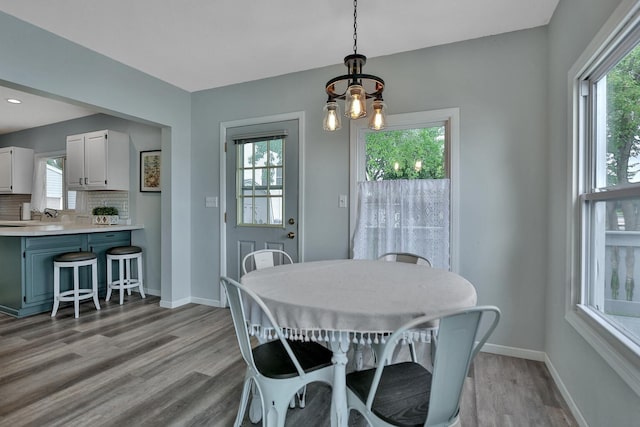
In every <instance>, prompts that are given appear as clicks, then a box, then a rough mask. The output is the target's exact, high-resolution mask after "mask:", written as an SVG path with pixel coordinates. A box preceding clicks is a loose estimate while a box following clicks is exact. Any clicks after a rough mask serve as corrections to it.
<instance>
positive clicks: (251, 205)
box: [236, 137, 285, 226]
mask: <svg viewBox="0 0 640 427" xmlns="http://www.w3.org/2000/svg"><path fill="white" fill-rule="evenodd" d="M284 141H285V140H284V138H282V137H278V138H265V139H263V140H259V141H250V142H243V143H239V144H238V170H237V174H236V176H237V177H238V178H237V181H238V183H239V185H238V187H239V188H238V191H237V192H236V194H237V202H238V203H237V206H238V215H237V218H238V225H254V226H255V225H259V226H282V224H283V222H282V218H283V216H284V202H283V201H284V186H283V176H284Z"/></svg>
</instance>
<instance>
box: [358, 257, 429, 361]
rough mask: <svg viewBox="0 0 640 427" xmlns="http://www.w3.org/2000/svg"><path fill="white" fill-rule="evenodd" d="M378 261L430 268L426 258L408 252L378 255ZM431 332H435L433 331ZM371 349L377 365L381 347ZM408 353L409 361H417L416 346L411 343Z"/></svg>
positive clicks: (378, 345) (376, 345) (376, 346)
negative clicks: (409, 355)
mask: <svg viewBox="0 0 640 427" xmlns="http://www.w3.org/2000/svg"><path fill="white" fill-rule="evenodd" d="M378 261H390V262H405V263H407V264H417V265H424V266H425V267H431V266H432V265H431V261H429V260H428V259H427V258H425V257H423V256H420V255H416V254H414V253H410V252H387V253H386V254H383V255H380V256H379V257H378ZM432 330H434V331H435V329H432ZM371 349H372V351H373V356H374V358H375V360H376V363H377V361H378V360H381V359H380V357H379V354H380V352H381V350H382V345H380V344H374V345H372V346H371ZM432 349H433V348H432ZM409 352H410V354H411V360H413V361H414V362H416V361H417V360H418V355H417V350H416V346H415V345H414V344H413V343H410V344H409ZM432 353H433V352H432ZM391 357H393V355H391Z"/></svg>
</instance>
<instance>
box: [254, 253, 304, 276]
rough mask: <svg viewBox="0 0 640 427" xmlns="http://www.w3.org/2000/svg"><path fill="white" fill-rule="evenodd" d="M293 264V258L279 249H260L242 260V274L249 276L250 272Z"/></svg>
mask: <svg viewBox="0 0 640 427" xmlns="http://www.w3.org/2000/svg"><path fill="white" fill-rule="evenodd" d="M292 263H293V260H292V259H291V256H289V254H288V253H286V252H285V251H281V250H279V249H260V250H258V251H254V252H250V253H248V254H247V255H246V256H245V257H244V258H243V259H242V272H243V273H244V274H247V273H248V272H249V271H253V270H260V269H261V268H268V267H275V266H276V265H281V264H292Z"/></svg>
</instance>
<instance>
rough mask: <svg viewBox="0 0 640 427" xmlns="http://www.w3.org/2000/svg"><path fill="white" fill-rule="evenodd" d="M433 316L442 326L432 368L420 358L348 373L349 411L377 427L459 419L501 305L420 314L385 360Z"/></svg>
mask: <svg viewBox="0 0 640 427" xmlns="http://www.w3.org/2000/svg"><path fill="white" fill-rule="evenodd" d="M485 318H486V319H487V320H488V321H489V323H488V326H487V324H486V323H485V321H486V320H484V319H485ZM434 320H439V323H440V328H439V331H438V347H437V349H436V353H435V359H434V361H433V369H432V371H429V370H427V369H426V368H425V367H424V366H423V365H421V364H419V363H416V362H401V363H397V364H392V365H385V364H384V363H380V364H378V366H377V367H376V368H372V369H367V370H363V371H355V372H352V373H350V374H348V375H347V377H346V383H347V406H348V408H349V410H352V409H354V410H356V411H358V412H360V413H361V414H362V415H363V417H364V418H365V419H366V420H367V422H368V423H369V425H371V426H373V427H378V426H385V427H386V426H425V427H426V426H428V427H432V426H452V425H454V424H456V423H458V421H459V413H460V397H461V394H462V388H463V385H464V380H465V378H466V376H467V373H468V372H469V366H470V365H471V362H472V360H473V358H474V357H475V356H476V354H477V353H478V351H479V350H480V349H481V348H482V346H483V345H484V343H485V342H486V341H487V339H488V338H489V336H490V335H491V333H492V332H493V330H494V329H495V328H496V326H497V324H498V321H499V320H500V310H499V309H498V308H497V307H494V306H482V307H472V308H467V309H463V310H455V311H449V312H445V313H442V314H440V315H438V316H435V317H434V316H423V317H419V318H416V319H414V320H412V321H410V322H408V323H406V324H405V325H403V326H402V327H400V328H399V329H398V330H396V331H395V332H394V333H393V334H392V335H391V336H390V337H389V339H388V340H387V343H386V345H385V347H384V351H383V353H382V359H383V360H384V359H385V358H386V357H388V356H390V355H391V354H392V353H393V350H394V348H395V347H396V345H398V343H400V342H402V341H405V340H407V339H410V336H411V331H412V330H414V329H416V328H420V327H423V326H424V325H425V324H429V323H431V322H433V321H434ZM481 323H482V324H483V329H481V328H480V325H481ZM407 335H409V337H407Z"/></svg>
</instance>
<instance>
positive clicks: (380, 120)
mask: <svg viewBox="0 0 640 427" xmlns="http://www.w3.org/2000/svg"><path fill="white" fill-rule="evenodd" d="M385 109H386V108H385V105H384V102H383V101H382V99H376V100H375V101H373V114H372V115H371V120H370V121H369V128H370V129H373V130H381V129H384V128H385V126H386V114H385Z"/></svg>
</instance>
